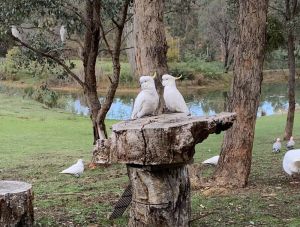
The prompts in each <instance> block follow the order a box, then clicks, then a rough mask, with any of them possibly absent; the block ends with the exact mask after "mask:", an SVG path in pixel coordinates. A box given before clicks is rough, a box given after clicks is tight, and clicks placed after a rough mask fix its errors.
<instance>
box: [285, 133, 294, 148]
mask: <svg viewBox="0 0 300 227" xmlns="http://www.w3.org/2000/svg"><path fill="white" fill-rule="evenodd" d="M294 147H295V141H294V137H292V136H291V138H290V140H289V141H288V142H287V144H286V149H287V150H292V149H294Z"/></svg>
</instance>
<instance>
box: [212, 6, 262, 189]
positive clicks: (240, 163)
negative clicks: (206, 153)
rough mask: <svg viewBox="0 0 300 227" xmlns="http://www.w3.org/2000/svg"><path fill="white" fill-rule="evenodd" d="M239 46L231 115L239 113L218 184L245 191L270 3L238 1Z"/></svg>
mask: <svg viewBox="0 0 300 227" xmlns="http://www.w3.org/2000/svg"><path fill="white" fill-rule="evenodd" d="M239 4H240V5H239V26H240V29H239V30H240V34H239V45H238V46H237V50H236V51H237V52H236V58H235V68H234V78H233V83H232V88H231V95H230V99H229V104H228V108H229V111H232V112H236V113H237V120H236V122H235V123H234V124H233V127H232V128H231V129H229V130H228V131H226V132H225V136H224V141H223V145H222V150H221V155H220V159H219V163H218V166H217V169H216V171H215V173H214V178H215V183H216V184H217V185H224V186H228V185H231V186H238V187H243V186H245V185H246V184H247V181H248V176H249V173H250V168H251V158H252V146H253V139H254V129H255V122H256V113H257V109H258V104H259V97H260V92H261V82H262V69H263V61H264V53H265V51H264V50H265V31H266V18H267V8H268V0H253V1H243V0H240V1H239Z"/></svg>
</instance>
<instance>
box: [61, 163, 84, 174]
mask: <svg viewBox="0 0 300 227" xmlns="http://www.w3.org/2000/svg"><path fill="white" fill-rule="evenodd" d="M83 171H84V165H83V160H82V159H79V160H78V161H77V162H76V163H75V164H74V165H72V166H70V167H69V168H67V169H65V170H63V171H61V172H60V173H66V174H71V175H74V176H76V177H80V175H81V174H82V173H83Z"/></svg>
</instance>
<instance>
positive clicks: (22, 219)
mask: <svg viewBox="0 0 300 227" xmlns="http://www.w3.org/2000/svg"><path fill="white" fill-rule="evenodd" d="M32 201H33V193H32V190H31V185H30V184H28V183H25V182H20V181H0V226H1V227H11V226H22V227H23V226H24V227H26V226H33V221H34V219H33V206H32Z"/></svg>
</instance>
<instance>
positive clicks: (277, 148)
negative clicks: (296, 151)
mask: <svg viewBox="0 0 300 227" xmlns="http://www.w3.org/2000/svg"><path fill="white" fill-rule="evenodd" d="M280 149H281V142H280V139H279V138H277V139H276V142H275V143H273V152H274V153H279V152H280Z"/></svg>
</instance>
